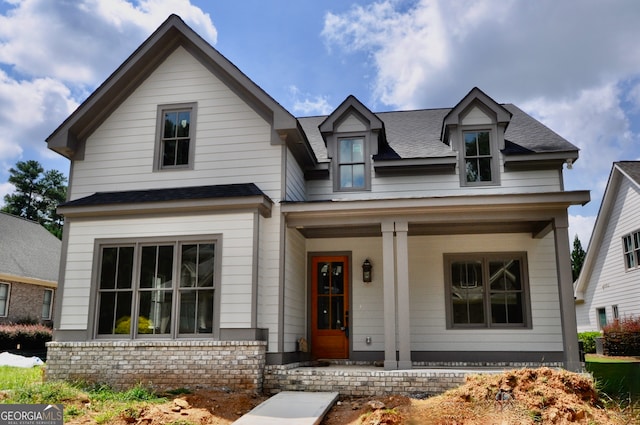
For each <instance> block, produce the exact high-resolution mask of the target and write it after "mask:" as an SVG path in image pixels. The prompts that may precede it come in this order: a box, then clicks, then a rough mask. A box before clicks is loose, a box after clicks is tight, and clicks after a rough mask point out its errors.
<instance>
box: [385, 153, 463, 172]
mask: <svg viewBox="0 0 640 425" xmlns="http://www.w3.org/2000/svg"><path fill="white" fill-rule="evenodd" d="M457 163H458V159H457V157H455V156H444V157H431V158H406V159H375V158H374V161H373V168H374V170H375V171H376V173H379V174H385V175H387V174H389V175H392V174H393V175H395V174H406V173H416V172H417V173H429V172H455V169H456V165H457Z"/></svg>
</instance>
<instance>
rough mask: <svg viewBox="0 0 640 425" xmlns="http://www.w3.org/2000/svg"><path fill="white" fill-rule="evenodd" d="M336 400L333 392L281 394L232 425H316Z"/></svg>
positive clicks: (336, 395) (286, 392) (336, 394)
mask: <svg viewBox="0 0 640 425" xmlns="http://www.w3.org/2000/svg"><path fill="white" fill-rule="evenodd" d="M336 400H338V393H337V392H302V391H283V392H281V393H278V394H276V395H274V396H273V397H271V398H269V399H267V400H266V401H264V402H262V403H260V404H259V405H258V406H256V407H255V408H254V409H253V410H251V411H250V412H249V413H247V414H246V415H244V416H242V417H241V418H240V419H238V420H237V421H235V422H234V423H233V425H294V424H295V425H317V424H319V423H320V421H322V418H323V417H324V415H326V414H327V412H328V411H329V409H331V407H332V406H333V404H334V403H335V402H336Z"/></svg>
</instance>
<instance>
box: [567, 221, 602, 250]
mask: <svg viewBox="0 0 640 425" xmlns="http://www.w3.org/2000/svg"><path fill="white" fill-rule="evenodd" d="M595 222H596V217H595V216H592V215H591V216H582V215H571V214H570V215H569V243H570V246H571V248H572V249H573V239H574V238H575V237H576V236H578V239H580V243H581V244H582V248H583V249H584V250H585V251H586V250H587V247H588V245H589V240H590V239H591V232H592V230H593V226H594V224H595Z"/></svg>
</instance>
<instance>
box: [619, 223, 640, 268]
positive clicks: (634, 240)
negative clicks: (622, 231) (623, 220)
mask: <svg viewBox="0 0 640 425" xmlns="http://www.w3.org/2000/svg"><path fill="white" fill-rule="evenodd" d="M622 249H623V254H624V266H625V268H626V269H627V270H630V269H636V268H638V267H640V230H639V231H636V232H633V233H629V234H628V235H624V236H623V237H622Z"/></svg>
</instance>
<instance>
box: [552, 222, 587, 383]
mask: <svg viewBox="0 0 640 425" xmlns="http://www.w3.org/2000/svg"><path fill="white" fill-rule="evenodd" d="M568 227H569V220H568V218H567V213H566V212H565V213H564V214H562V215H561V216H556V217H555V218H554V220H553V238H554V241H555V248H556V268H557V270H558V293H559V297H560V318H561V323H562V344H563V348H564V367H565V368H566V369H567V370H569V371H572V372H580V371H581V370H582V366H581V364H580V352H579V348H578V330H577V324H576V308H575V301H574V299H573V277H572V275H571V257H570V255H571V254H570V253H571V249H570V248H569V231H568Z"/></svg>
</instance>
